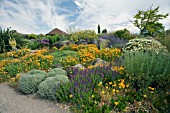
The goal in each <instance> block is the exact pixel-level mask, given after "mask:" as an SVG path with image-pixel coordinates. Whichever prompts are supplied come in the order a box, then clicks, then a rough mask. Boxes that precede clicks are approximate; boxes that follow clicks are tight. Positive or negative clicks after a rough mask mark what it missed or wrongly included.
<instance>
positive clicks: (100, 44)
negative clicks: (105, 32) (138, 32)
mask: <svg viewBox="0 0 170 113" xmlns="http://www.w3.org/2000/svg"><path fill="white" fill-rule="evenodd" d="M93 43H94V44H96V46H97V47H98V48H99V49H102V48H107V47H110V41H109V40H107V39H103V38H100V39H95V40H94V41H93Z"/></svg>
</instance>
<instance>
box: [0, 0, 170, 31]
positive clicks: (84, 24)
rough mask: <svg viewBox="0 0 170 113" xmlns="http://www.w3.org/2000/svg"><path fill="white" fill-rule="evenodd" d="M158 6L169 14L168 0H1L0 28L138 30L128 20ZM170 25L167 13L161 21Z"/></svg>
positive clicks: (18, 29)
mask: <svg viewBox="0 0 170 113" xmlns="http://www.w3.org/2000/svg"><path fill="white" fill-rule="evenodd" d="M151 5H153V7H157V6H160V13H163V14H165V13H169V14H170V0H0V27H2V28H9V27H11V29H15V30H17V31H18V32H20V33H35V34H40V33H43V34H46V33H48V32H49V31H51V30H52V29H53V28H59V29H61V30H63V31H65V32H67V30H68V29H69V27H75V28H76V29H81V30H83V29H91V30H95V31H97V25H98V24H100V26H101V29H105V28H106V29H107V30H108V31H110V32H111V31H115V30H119V29H124V28H127V29H129V30H130V31H131V32H132V33H136V32H138V31H139V30H138V28H136V27H135V26H134V25H133V24H132V23H131V22H130V20H132V19H133V16H134V15H135V14H136V13H137V11H138V10H146V9H148V8H149V6H151ZM161 22H162V23H163V24H164V26H165V28H166V29H169V28H170V16H168V18H166V19H164V20H163V21H161Z"/></svg>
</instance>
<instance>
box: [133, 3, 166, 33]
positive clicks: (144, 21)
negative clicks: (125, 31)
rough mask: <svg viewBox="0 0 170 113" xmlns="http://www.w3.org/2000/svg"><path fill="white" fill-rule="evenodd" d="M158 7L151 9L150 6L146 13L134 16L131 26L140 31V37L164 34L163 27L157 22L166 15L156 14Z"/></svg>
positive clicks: (142, 12) (140, 12)
mask: <svg viewBox="0 0 170 113" xmlns="http://www.w3.org/2000/svg"><path fill="white" fill-rule="evenodd" d="M158 12H159V7H156V8H155V9H152V6H151V7H150V9H148V10H147V11H138V13H137V14H136V15H135V16H134V19H135V20H134V21H132V22H133V24H134V25H135V26H136V27H138V28H139V29H140V33H141V35H144V36H156V35H159V34H161V33H163V32H164V26H163V24H162V23H160V22H159V20H162V19H164V18H167V16H168V13H167V14H165V15H164V14H158Z"/></svg>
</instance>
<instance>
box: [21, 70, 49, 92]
mask: <svg viewBox="0 0 170 113" xmlns="http://www.w3.org/2000/svg"><path fill="white" fill-rule="evenodd" d="M45 78H46V73H45V72H43V71H40V70H35V69H34V70H32V71H30V72H28V73H27V74H23V75H21V78H20V80H19V82H18V86H19V89H20V90H21V91H22V92H23V93H25V94H31V93H35V92H36V91H37V90H38V85H39V84H40V83H41V82H42V81H43V80H44V79H45Z"/></svg>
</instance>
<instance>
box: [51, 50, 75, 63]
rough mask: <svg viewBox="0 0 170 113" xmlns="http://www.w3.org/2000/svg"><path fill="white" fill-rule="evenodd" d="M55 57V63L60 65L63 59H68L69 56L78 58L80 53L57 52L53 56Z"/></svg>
mask: <svg viewBox="0 0 170 113" xmlns="http://www.w3.org/2000/svg"><path fill="white" fill-rule="evenodd" d="M51 55H52V56H54V63H59V62H60V60H61V59H66V57H68V56H78V52H75V51H70V50H62V51H60V50H59V51H56V52H54V53H52V54H51Z"/></svg>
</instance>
